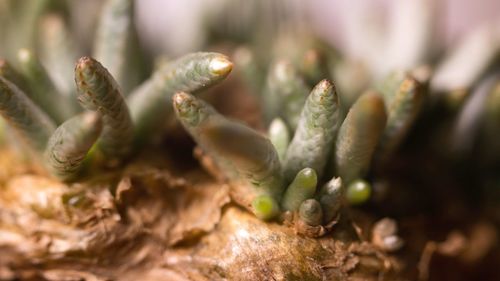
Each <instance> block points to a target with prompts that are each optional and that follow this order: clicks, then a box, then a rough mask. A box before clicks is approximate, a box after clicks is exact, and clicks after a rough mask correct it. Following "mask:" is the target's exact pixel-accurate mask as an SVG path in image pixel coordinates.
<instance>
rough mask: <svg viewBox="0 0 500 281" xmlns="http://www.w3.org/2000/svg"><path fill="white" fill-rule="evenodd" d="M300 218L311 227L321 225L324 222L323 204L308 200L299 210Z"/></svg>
mask: <svg viewBox="0 0 500 281" xmlns="http://www.w3.org/2000/svg"><path fill="white" fill-rule="evenodd" d="M299 218H300V219H301V220H302V221H303V222H305V223H306V224H308V225H310V226H317V225H320V224H321V223H322V221H323V210H322V209H321V204H320V203H319V202H318V201H317V200H315V199H307V200H305V201H304V202H302V204H300V208H299Z"/></svg>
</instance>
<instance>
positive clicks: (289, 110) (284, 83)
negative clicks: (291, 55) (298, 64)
mask: <svg viewBox="0 0 500 281" xmlns="http://www.w3.org/2000/svg"><path fill="white" fill-rule="evenodd" d="M308 92H309V88H308V87H307V85H306V83H305V82H304V80H303V79H302V77H301V76H300V75H299V73H298V72H297V70H296V69H295V68H294V66H293V65H292V64H291V63H290V62H288V61H286V60H280V61H277V62H276V63H274V64H273V65H271V69H270V71H269V74H268V77H267V82H266V89H265V96H264V106H265V108H264V109H265V115H266V118H267V119H268V120H271V119H273V118H274V117H276V115H280V116H281V117H282V118H283V119H284V120H285V121H286V123H287V124H288V125H289V126H290V128H291V129H292V130H295V128H297V125H298V123H299V119H300V112H301V111H302V107H303V106H304V103H305V100H306V98H307V93H308Z"/></svg>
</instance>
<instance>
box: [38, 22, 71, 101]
mask: <svg viewBox="0 0 500 281" xmlns="http://www.w3.org/2000/svg"><path fill="white" fill-rule="evenodd" d="M39 30H40V31H39V32H40V36H39V40H38V41H39V50H40V60H41V61H42V62H43V64H44V65H45V66H46V67H47V69H49V70H50V71H49V72H48V74H49V76H50V78H51V79H52V81H54V84H55V86H56V87H57V89H58V90H59V91H60V92H61V93H63V94H68V95H69V94H73V93H74V91H75V79H74V76H73V72H74V68H75V61H76V59H77V58H78V57H77V55H76V52H75V46H74V44H73V43H74V42H73V41H72V38H71V37H70V32H69V31H68V29H67V25H66V23H65V22H64V19H63V17H62V16H60V15H58V14H48V15H45V16H44V17H43V18H42V20H41V24H40V28H39Z"/></svg>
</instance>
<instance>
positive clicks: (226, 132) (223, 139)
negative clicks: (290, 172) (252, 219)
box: [173, 93, 283, 202]
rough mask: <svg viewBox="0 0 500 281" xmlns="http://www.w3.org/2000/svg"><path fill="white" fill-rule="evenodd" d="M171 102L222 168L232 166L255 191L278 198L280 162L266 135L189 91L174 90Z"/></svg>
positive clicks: (279, 193)
mask: <svg viewBox="0 0 500 281" xmlns="http://www.w3.org/2000/svg"><path fill="white" fill-rule="evenodd" d="M173 104H174V109H175V112H176V114H177V118H178V119H179V120H180V121H181V123H182V125H183V126H184V127H185V128H186V130H187V131H188V132H189V133H190V134H191V135H192V136H193V138H194V139H195V140H196V141H197V142H198V144H199V145H200V146H201V147H202V148H203V149H205V150H206V151H207V152H208V153H211V154H212V155H213V156H214V158H215V159H216V161H217V162H218V164H220V166H221V167H222V168H223V169H225V170H226V171H227V169H231V167H233V169H235V170H236V173H237V174H236V175H235V176H236V177H240V178H244V179H246V180H247V181H248V182H249V183H251V184H252V186H253V187H254V191H255V193H257V194H261V195H269V196H272V197H273V198H274V199H275V200H276V201H277V202H278V201H279V199H280V198H281V195H282V192H283V177H282V173H281V165H280V162H279V159H278V154H277V152H276V150H275V149H274V146H273V145H272V143H271V142H270V141H269V140H268V139H267V138H265V137H264V136H262V135H261V134H260V133H258V132H256V131H254V130H253V129H251V128H249V127H247V126H245V125H243V124H240V123H237V122H234V121H230V120H228V119H226V118H225V117H223V116H222V115H220V114H218V113H217V112H215V110H214V109H213V108H212V107H211V106H210V105H208V104H207V103H205V102H203V101H201V100H199V99H196V98H195V97H194V96H192V95H190V94H187V93H177V94H175V95H174V97H173ZM228 172H229V173H228V174H231V171H228Z"/></svg>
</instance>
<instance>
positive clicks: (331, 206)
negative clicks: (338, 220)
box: [316, 178, 343, 223]
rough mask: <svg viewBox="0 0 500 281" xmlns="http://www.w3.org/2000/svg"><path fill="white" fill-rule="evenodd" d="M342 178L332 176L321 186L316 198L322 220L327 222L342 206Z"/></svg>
mask: <svg viewBox="0 0 500 281" xmlns="http://www.w3.org/2000/svg"><path fill="white" fill-rule="evenodd" d="M342 196H343V190H342V180H341V179H340V178H333V179H331V180H330V181H328V182H327V183H326V184H325V185H323V187H321V189H320V191H319V193H318V195H317V196H316V199H317V200H318V201H319V202H320V204H321V209H322V210H323V222H324V223H329V222H330V221H331V220H333V219H334V218H335V217H336V216H337V214H338V212H339V210H340V208H341V207H342V201H343V200H342Z"/></svg>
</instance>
